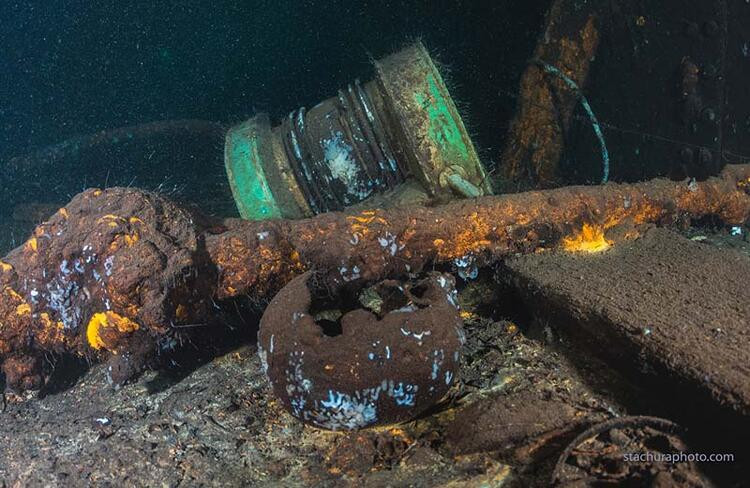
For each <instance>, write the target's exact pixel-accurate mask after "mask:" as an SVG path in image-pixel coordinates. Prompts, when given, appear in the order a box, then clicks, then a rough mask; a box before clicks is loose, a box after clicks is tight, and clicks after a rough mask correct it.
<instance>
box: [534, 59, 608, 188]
mask: <svg viewBox="0 0 750 488" xmlns="http://www.w3.org/2000/svg"><path fill="white" fill-rule="evenodd" d="M530 63H531V64H535V65H537V66H539V67H541V68H542V69H543V70H544V71H545V72H546V73H549V74H551V75H554V76H557V77H558V78H560V79H561V80H563V81H564V82H565V84H566V85H568V87H570V89H571V90H573V92H574V93H575V94H576V97H578V101H579V102H580V103H581V106H582V107H583V109H584V110H585V111H586V113H587V114H588V116H589V119H590V120H591V126H592V127H593V129H594V134H596V137H597V139H599V145H600V146H601V150H602V183H606V182H607V180H608V179H609V151H608V150H607V143H606V142H604V134H602V128H601V126H600V125H599V121H598V120H597V119H596V115H594V111H593V110H592V109H591V105H589V101H588V100H587V99H586V97H585V96H584V94H583V92H581V90H580V88H578V84H577V83H576V82H575V81H573V80H571V79H570V78H569V77H568V76H567V75H565V73H563V72H562V71H560V70H559V69H558V68H556V67H555V66H552V65H551V64H549V63H546V62H544V61H542V60H541V59H532V60H531V61H530Z"/></svg>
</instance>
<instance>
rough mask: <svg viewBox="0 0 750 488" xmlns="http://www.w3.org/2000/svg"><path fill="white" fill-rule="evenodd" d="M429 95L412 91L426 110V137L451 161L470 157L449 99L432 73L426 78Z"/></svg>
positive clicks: (465, 159)
mask: <svg viewBox="0 0 750 488" xmlns="http://www.w3.org/2000/svg"><path fill="white" fill-rule="evenodd" d="M425 81H426V83H427V87H428V90H429V95H427V94H425V93H421V92H416V93H414V99H415V100H416V102H417V103H418V104H419V105H420V106H421V107H422V108H424V110H425V111H426V112H427V118H428V121H429V129H428V132H427V134H428V137H429V138H430V140H432V142H433V143H434V144H436V145H437V146H439V147H440V149H441V151H444V152H445V154H446V156H447V159H448V161H450V162H451V163H458V164H460V163H462V162H464V161H467V160H469V159H470V155H469V148H468V147H467V146H466V142H465V141H464V138H463V137H462V130H461V128H459V127H458V124H457V123H456V117H455V116H454V112H455V109H454V110H451V109H452V107H451V106H450V105H449V103H450V101H449V100H448V99H446V98H445V97H444V96H443V93H442V91H441V90H440V85H442V84H443V83H442V80H440V81H439V82H438V80H436V79H435V75H434V74H428V75H427V78H426V80H425Z"/></svg>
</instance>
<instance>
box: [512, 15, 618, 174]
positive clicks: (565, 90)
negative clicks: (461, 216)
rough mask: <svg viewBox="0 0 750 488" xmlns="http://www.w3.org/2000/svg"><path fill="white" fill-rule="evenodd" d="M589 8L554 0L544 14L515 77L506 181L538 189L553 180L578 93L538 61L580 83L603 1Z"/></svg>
mask: <svg viewBox="0 0 750 488" xmlns="http://www.w3.org/2000/svg"><path fill="white" fill-rule="evenodd" d="M589 7H590V6H587V7H586V8H580V6H579V5H577V2H575V1H573V0H556V1H555V2H554V3H553V4H552V6H551V7H550V10H549V12H548V13H547V26H546V28H545V30H544V32H543V33H542V36H541V37H540V39H539V43H538V44H537V47H536V49H535V50H534V55H533V59H534V60H535V61H536V63H530V64H529V66H528V68H527V69H526V71H525V72H524V73H523V76H522V77H521V83H520V87H519V103H518V110H517V115H516V118H515V119H514V121H513V124H512V125H511V128H510V132H509V135H508V143H507V145H506V147H505V150H504V152H503V155H502V158H501V161H502V162H503V164H502V170H503V176H504V178H505V179H506V180H507V182H506V183H507V184H508V185H513V184H525V185H529V184H530V185H531V186H532V187H537V188H544V187H549V186H551V185H553V184H555V183H556V179H557V165H558V161H559V159H560V155H561V154H562V151H563V143H564V136H565V133H566V132H567V130H568V128H569V124H570V120H571V117H572V116H573V110H574V108H575V106H576V103H578V99H579V97H578V94H577V93H576V91H575V90H573V89H571V87H570V86H569V85H567V84H566V83H565V82H564V81H563V80H562V79H560V78H559V77H555V76H550V74H548V73H547V72H545V70H544V68H543V67H541V66H540V63H546V64H548V65H549V66H553V67H554V68H555V69H557V70H559V71H560V72H561V73H562V74H564V75H565V76H566V77H567V78H568V79H569V80H571V81H572V82H573V83H575V84H576V85H577V86H578V87H583V86H584V85H585V82H586V79H587V78H588V74H589V66H590V64H591V60H592V59H593V58H594V56H595V54H596V50H597V47H598V45H599V38H600V34H599V29H600V26H599V24H601V21H600V17H601V16H602V11H603V10H604V8H603V7H606V5H604V4H603V6H599V5H598V4H597V5H596V6H593V7H591V8H589Z"/></svg>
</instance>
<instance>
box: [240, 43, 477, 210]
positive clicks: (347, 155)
mask: <svg viewBox="0 0 750 488" xmlns="http://www.w3.org/2000/svg"><path fill="white" fill-rule="evenodd" d="M375 72H376V78H375V79H374V80H372V81H370V82H368V83H365V84H360V83H359V81H358V80H357V81H355V83H354V84H351V85H349V86H348V87H347V88H346V89H342V90H340V91H339V93H338V95H337V96H335V97H331V98H329V99H327V100H324V101H322V102H321V103H319V104H318V105H316V106H315V107H313V108H311V109H310V110H309V111H307V110H305V109H304V108H301V109H299V110H295V111H293V112H291V113H290V114H289V115H288V116H287V117H285V118H284V119H283V120H282V121H281V122H280V123H279V124H278V125H277V126H276V127H271V123H270V121H269V118H268V116H266V115H265V114H259V115H257V116H255V117H253V118H252V119H250V120H248V121H246V122H244V123H242V124H239V125H237V126H235V127H233V128H231V129H230V130H229V131H228V133H227V135H226V143H225V165H226V171H227V176H228V178H229V183H230V186H231V188H232V193H233V195H234V199H235V201H236V204H237V207H238V209H239V212H240V215H241V216H242V217H243V218H245V219H249V220H263V219H273V218H291V219H295V218H301V217H305V216H311V215H314V214H317V213H322V212H328V211H337V210H343V209H345V208H347V207H350V206H355V205H356V206H362V205H367V204H368V201H371V202H372V203H373V204H375V202H377V203H376V204H377V205H378V206H382V205H384V204H403V203H410V202H418V201H419V202H423V201H428V200H431V201H445V200H450V199H453V198H460V197H476V196H480V195H486V194H490V193H491V188H490V186H489V183H488V181H487V178H486V174H485V172H484V169H483V167H482V165H481V163H480V161H479V158H478V157H477V153H476V150H475V148H474V145H473V143H472V141H471V139H470V137H469V135H468V133H467V131H466V128H465V127H464V124H463V122H462V120H461V117H460V115H459V114H458V110H457V109H456V105H455V103H454V102H453V100H452V99H451V97H450V94H449V93H448V89H447V88H446V86H445V83H444V81H443V79H442V77H441V75H440V73H439V71H438V69H437V68H436V67H435V64H434V63H433V62H432V59H431V58H430V56H429V54H428V53H427V50H426V49H425V48H424V46H423V45H422V43H420V42H418V43H416V44H413V45H411V46H409V47H407V48H405V49H403V50H401V51H399V52H398V53H395V54H393V55H391V56H388V57H386V58H384V59H382V60H379V61H376V62H375ZM405 188H408V190H406V189H405ZM406 195H408V197H406ZM407 198H408V201H403V200H404V199H407Z"/></svg>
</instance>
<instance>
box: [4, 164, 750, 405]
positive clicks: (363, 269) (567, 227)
mask: <svg viewBox="0 0 750 488" xmlns="http://www.w3.org/2000/svg"><path fill="white" fill-rule="evenodd" d="M706 215H711V216H715V217H717V218H719V219H721V220H722V221H724V222H725V223H727V224H732V225H739V224H742V223H745V222H747V221H748V219H749V218H750V165H729V166H726V167H725V169H724V170H723V171H722V173H721V174H720V175H719V176H718V177H712V178H709V179H707V180H706V181H703V182H694V181H693V182H687V181H682V182H674V181H669V180H666V179H657V180H652V181H649V182H645V183H639V184H632V185H629V184H612V183H610V184H606V185H601V186H573V187H566V188H560V189H555V190H547V191H534V192H526V193H518V194H510V195H503V196H486V197H481V198H478V199H471V200H459V201H455V202H451V203H448V204H445V205H441V206H436V207H421V206H415V207H410V208H392V209H385V210H382V209H378V210H360V211H350V212H348V213H344V212H329V213H326V214H323V215H319V216H317V217H314V218H310V219H304V220H283V219H282V220H263V221H254V222H248V221H242V220H237V219H227V220H224V221H217V220H212V219H208V218H205V217H202V216H201V215H199V214H197V213H195V212H192V211H190V210H188V209H185V208H182V207H180V206H179V205H176V204H174V203H173V202H171V201H170V200H168V199H167V198H165V197H164V196H161V195H158V194H155V193H150V192H144V191H141V190H136V189H131V188H111V189H107V190H93V189H92V190H87V191H85V192H83V193H81V194H79V195H78V196H76V197H75V198H74V199H73V200H72V201H71V202H70V203H69V204H68V205H67V206H66V207H64V208H61V209H60V210H59V211H58V212H57V213H56V214H55V215H54V216H52V218H50V220H49V221H47V222H45V223H43V224H41V225H39V226H38V227H37V228H36V229H35V231H34V232H33V234H32V236H31V237H30V238H29V239H28V240H27V241H26V242H25V243H24V244H23V245H21V246H20V247H18V248H16V249H15V250H13V251H11V252H10V253H9V254H8V255H7V256H5V257H4V258H3V259H2V260H0V360H2V370H3V372H4V373H5V375H6V382H7V385H8V387H10V388H15V389H20V390H23V389H32V388H38V387H39V386H41V385H42V384H43V383H44V381H45V379H44V373H45V368H46V367H45V361H44V358H45V357H46V355H47V354H48V353H57V354H73V355H79V356H83V357H88V358H90V359H92V360H105V361H108V363H109V367H108V371H109V372H110V374H111V377H112V380H113V381H114V382H121V381H124V380H126V379H128V378H129V377H131V376H132V375H133V374H135V373H137V372H138V371H139V370H141V369H142V368H143V367H144V366H145V365H146V364H149V363H150V362H152V361H153V360H154V359H155V358H156V357H157V355H158V353H160V352H163V351H164V350H165V349H170V348H174V347H175V346H176V344H178V343H179V339H180V337H184V336H185V335H187V334H190V333H191V332H190V331H191V330H193V329H192V328H189V327H187V325H191V324H209V323H211V321H212V320H214V319H213V318H212V317H215V309H214V305H215V304H216V303H221V302H222V301H223V300H228V299H232V298H234V297H239V296H249V297H252V298H253V299H255V300H258V301H263V300H267V299H269V298H271V297H272V296H273V295H274V294H275V293H277V292H278V291H279V289H281V288H282V287H283V286H284V285H285V284H287V283H289V282H290V281H291V280H292V279H293V278H294V277H296V276H298V275H300V274H302V273H303V272H305V271H307V270H312V269H318V270H323V274H322V275H321V276H320V278H319V282H320V284H321V286H322V287H323V288H324V289H326V290H328V291H329V292H330V293H334V294H335V293H337V292H339V291H342V290H345V289H353V288H354V289H356V288H357V287H360V286H362V285H364V284H369V283H375V282H377V281H378V280H381V279H384V278H394V277H404V276H408V275H409V274H410V273H419V272H421V271H424V270H428V269H430V268H432V267H433V266H435V265H440V264H445V265H453V266H454V267H456V268H458V270H459V271H461V270H464V271H465V272H467V273H466V274H467V275H468V274H471V273H470V272H469V269H468V268H471V267H474V266H482V265H486V264H488V263H491V262H494V261H496V260H498V259H500V258H502V257H504V256H508V255H510V254H516V253H529V252H536V251H540V250H544V249H555V248H559V247H564V248H566V249H570V250H578V249H587V248H588V246H586V245H585V244H586V242H585V241H587V240H590V239H596V240H600V239H604V240H605V242H606V243H607V245H612V244H614V245H616V243H617V242H618V241H620V240H622V239H627V238H632V237H634V236H637V235H638V232H639V229H640V227H641V226H643V225H648V224H658V225H665V226H666V225H680V224H681V223H685V222H689V220H690V219H691V218H698V217H703V216H706ZM578 242H581V244H582V245H580V246H578V245H576V243H578ZM569 243H572V244H569ZM600 247H601V246H595V248H596V249H598V248H600ZM202 329H203V330H204V331H208V330H210V328H202ZM204 333H206V332H204Z"/></svg>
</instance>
